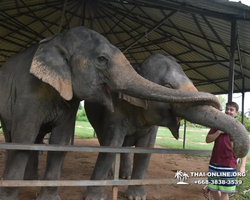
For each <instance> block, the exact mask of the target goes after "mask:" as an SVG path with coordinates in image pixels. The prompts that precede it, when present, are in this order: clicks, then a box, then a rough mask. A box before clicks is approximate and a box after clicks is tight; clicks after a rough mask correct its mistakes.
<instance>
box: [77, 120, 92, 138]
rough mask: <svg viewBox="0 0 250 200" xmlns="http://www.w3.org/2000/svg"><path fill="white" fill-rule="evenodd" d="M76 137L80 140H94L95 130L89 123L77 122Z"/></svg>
mask: <svg viewBox="0 0 250 200" xmlns="http://www.w3.org/2000/svg"><path fill="white" fill-rule="evenodd" d="M75 135H76V136H78V137H80V138H93V137H94V129H93V128H92V126H91V125H90V124H89V122H83V121H76V126H75Z"/></svg>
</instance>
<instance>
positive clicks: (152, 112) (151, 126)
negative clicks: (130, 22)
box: [84, 54, 249, 200]
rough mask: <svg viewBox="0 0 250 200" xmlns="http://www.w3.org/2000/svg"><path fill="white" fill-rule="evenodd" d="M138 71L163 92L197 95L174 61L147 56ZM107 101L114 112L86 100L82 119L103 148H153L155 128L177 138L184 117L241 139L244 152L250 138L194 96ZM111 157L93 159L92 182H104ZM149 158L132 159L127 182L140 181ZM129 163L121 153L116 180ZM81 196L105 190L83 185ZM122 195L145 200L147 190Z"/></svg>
mask: <svg viewBox="0 0 250 200" xmlns="http://www.w3.org/2000/svg"><path fill="white" fill-rule="evenodd" d="M137 71H138V73H139V74H140V75H141V76H142V77H144V78H146V79H148V80H150V81H152V82H154V83H157V84H159V85H162V86H164V87H166V88H172V89H174V90H175V91H176V92H179V93H180V94H181V93H182V92H185V91H197V89H196V88H195V87H194V85H193V84H192V82H191V81H190V80H189V78H188V77H187V76H186V75H185V73H184V72H183V70H182V68H181V66H180V65H179V64H178V63H177V62H176V61H175V59H174V58H173V57H170V56H164V55H161V54H155V55H151V56H149V57H148V58H147V59H146V60H145V61H144V62H143V63H142V65H141V66H140V67H139V68H138V70H137ZM192 93H193V92H192ZM196 93H198V92H196ZM112 99H113V102H114V110H115V112H114V113H111V112H109V111H108V110H107V109H106V108H105V107H104V106H102V105H100V104H98V103H93V102H88V101H86V102H85V110H86V114H87V117H88V119H89V121H90V123H91V125H92V126H93V127H94V129H95V131H96V134H97V137H98V140H99V142H100V144H101V145H102V146H112V147H121V146H134V145H135V146H136V147H154V144H155V139H156V133H157V130H158V126H165V127H168V128H169V129H170V130H171V132H172V134H173V136H174V137H175V138H177V139H178V137H179V132H178V131H179V121H180V118H185V119H187V120H189V121H192V122H194V123H199V124H202V125H204V126H208V127H215V128H217V129H220V130H224V131H225V132H227V133H228V134H230V136H231V138H232V140H238V139H239V138H241V137H242V138H241V139H243V138H244V139H243V140H246V141H247V142H246V143H245V142H244V145H245V146H244V147H243V146H242V148H243V149H244V150H243V151H244V152H247V151H248V148H249V137H248V133H247V131H246V129H245V128H244V126H243V125H241V123H239V122H238V121H237V120H235V119H232V118H231V117H228V116H227V115H225V114H224V113H222V112H220V111H219V110H217V109H215V108H214V107H213V106H211V105H209V104H210V103H209V102H203V103H200V102H199V101H198V102H197V101H196V97H195V96H193V99H194V102H190V103H162V102H156V101H146V100H142V99H136V98H133V97H132V98H131V97H129V96H128V95H124V94H122V93H112ZM128 102H129V103H128ZM132 104H134V105H132ZM156 125H157V126H156ZM235 130H237V131H235ZM239 133H241V134H239ZM238 134H239V135H238ZM240 135H242V136H240ZM235 145H236V144H235ZM244 154H245V153H244ZM244 154H241V156H243V155H244ZM114 156H115V155H114V154H108V153H100V154H99V155H98V158H97V162H96V165H95V168H94V171H93V174H92V177H91V179H92V180H103V179H106V178H107V175H108V172H109V169H110V167H111V165H112V162H113V161H114ZM149 160H150V154H135V155H134V161H133V171H132V176H131V178H132V179H144V178H145V175H146V170H147V167H148V163H149ZM130 163H131V162H130V157H129V155H128V154H122V156H121V168H120V176H123V177H128V176H130V173H131V172H130V170H131V166H130ZM84 195H85V199H86V200H90V199H91V200H100V199H106V198H107V196H106V192H105V188H104V187H88V188H87V191H86V192H85V194H84ZM125 196H126V197H127V198H128V199H131V200H133V199H143V200H145V199H146V191H145V188H144V186H129V187H128V189H127V190H126V192H125Z"/></svg>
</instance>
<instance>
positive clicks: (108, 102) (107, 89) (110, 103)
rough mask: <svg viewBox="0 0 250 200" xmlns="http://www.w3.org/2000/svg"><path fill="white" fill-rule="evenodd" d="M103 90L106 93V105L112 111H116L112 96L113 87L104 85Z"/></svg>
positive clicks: (104, 99)
mask: <svg viewBox="0 0 250 200" xmlns="http://www.w3.org/2000/svg"><path fill="white" fill-rule="evenodd" d="M103 91H104V95H103V104H104V106H106V107H107V109H108V110H109V111H110V112H114V104H113V100H112V96H111V93H112V90H111V88H110V87H109V86H108V85H104V86H103Z"/></svg>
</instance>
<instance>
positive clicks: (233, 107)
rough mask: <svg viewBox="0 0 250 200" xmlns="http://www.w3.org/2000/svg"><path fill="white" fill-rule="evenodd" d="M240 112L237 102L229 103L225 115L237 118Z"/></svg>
mask: <svg viewBox="0 0 250 200" xmlns="http://www.w3.org/2000/svg"><path fill="white" fill-rule="evenodd" d="M238 110H239V106H238V104H237V103H235V102H228V103H227V104H226V110H225V113H226V114H227V115H230V116H231V117H236V115H237V114H238Z"/></svg>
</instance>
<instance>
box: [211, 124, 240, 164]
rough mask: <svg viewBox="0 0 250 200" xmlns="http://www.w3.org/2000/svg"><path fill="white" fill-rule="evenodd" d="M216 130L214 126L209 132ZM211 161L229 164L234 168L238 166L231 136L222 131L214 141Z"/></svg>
mask: <svg viewBox="0 0 250 200" xmlns="http://www.w3.org/2000/svg"><path fill="white" fill-rule="evenodd" d="M216 131H217V130H216V129H213V128H212V129H211V130H210V131H209V133H208V134H210V135H211V134H214V133H215V132H216ZM210 163H215V164H218V165H223V166H227V167H231V168H234V169H236V168H237V158H236V157H234V155H233V152H232V149H231V144H230V136H229V135H228V134H226V133H222V134H220V135H219V137H217V138H216V140H215V141H214V148H213V151H212V156H211V159H210Z"/></svg>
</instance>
